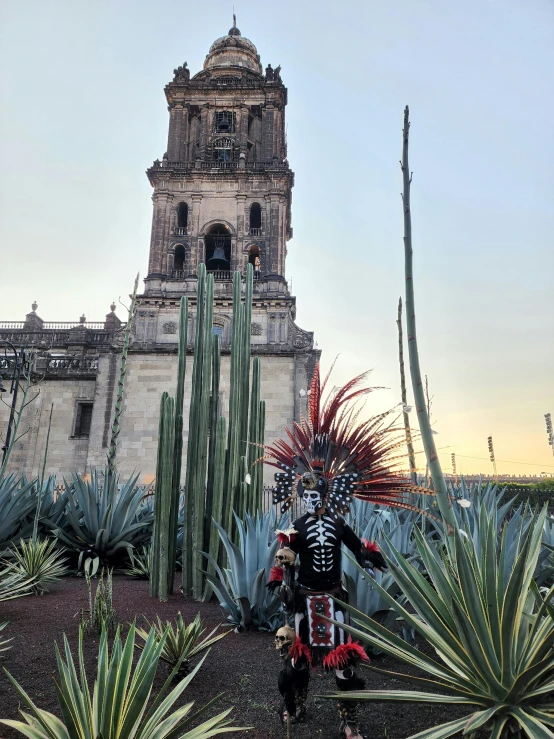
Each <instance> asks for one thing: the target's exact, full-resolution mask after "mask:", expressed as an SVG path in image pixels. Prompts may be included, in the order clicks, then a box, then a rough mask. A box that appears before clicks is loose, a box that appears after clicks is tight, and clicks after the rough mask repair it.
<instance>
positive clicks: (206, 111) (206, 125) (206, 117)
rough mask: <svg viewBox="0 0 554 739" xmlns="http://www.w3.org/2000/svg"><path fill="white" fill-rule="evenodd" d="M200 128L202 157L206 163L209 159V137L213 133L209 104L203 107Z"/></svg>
mask: <svg viewBox="0 0 554 739" xmlns="http://www.w3.org/2000/svg"><path fill="white" fill-rule="evenodd" d="M200 126H201V130H200V157H201V158H202V160H203V161H204V162H205V161H207V159H208V154H209V152H208V137H209V135H210V133H211V111H210V106H209V105H208V104H206V105H204V106H203V107H202V111H201V114H200Z"/></svg>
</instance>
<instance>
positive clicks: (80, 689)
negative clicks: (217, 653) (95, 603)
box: [0, 625, 246, 739]
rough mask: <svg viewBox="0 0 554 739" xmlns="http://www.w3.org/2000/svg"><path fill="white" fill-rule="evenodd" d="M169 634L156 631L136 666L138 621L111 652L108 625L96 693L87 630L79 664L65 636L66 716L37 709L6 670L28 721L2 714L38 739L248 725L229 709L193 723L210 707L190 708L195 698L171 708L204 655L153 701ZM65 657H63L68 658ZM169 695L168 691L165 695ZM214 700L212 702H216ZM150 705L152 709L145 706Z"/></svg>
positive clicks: (156, 736)
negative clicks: (90, 681)
mask: <svg viewBox="0 0 554 739" xmlns="http://www.w3.org/2000/svg"><path fill="white" fill-rule="evenodd" d="M164 642H165V638H163V639H161V640H159V639H158V638H157V635H156V632H155V631H154V630H152V631H151V632H150V634H149V635H148V639H147V641H146V643H145V645H144V647H143V650H142V653H141V655H140V658H139V660H138V662H137V664H136V666H135V667H134V668H133V652H134V647H135V626H134V625H132V626H131V628H130V630H129V634H128V636H127V639H126V641H125V643H122V641H121V636H120V630H119V628H118V630H117V633H116V635H115V638H114V644H113V647H112V652H111V654H110V652H109V647H108V634H107V632H106V631H105V630H104V631H103V632H102V634H101V637H100V646H99V650H98V669H97V676H96V680H95V681H94V685H93V689H92V695H91V692H90V689H89V686H88V685H87V681H86V678H85V676H86V669H85V662H84V657H83V631H82V629H81V630H80V633H79V651H78V661H79V664H78V667H76V666H75V662H74V660H73V655H72V653H71V648H70V646H69V642H68V640H67V637H66V636H65V635H64V656H62V654H61V653H60V651H59V649H58V646H57V645H56V659H57V663H58V671H59V676H60V677H59V685H58V686H57V693H58V700H59V703H60V709H61V713H62V720H61V721H60V719H58V718H57V717H56V716H54V715H53V714H52V713H49V712H48V711H44V710H42V709H41V708H39V707H38V706H37V705H36V704H35V703H33V701H32V700H31V698H30V697H29V696H28V695H27V693H26V692H25V690H24V689H23V688H22V687H21V685H19V683H18V682H17V681H16V680H15V679H14V678H13V677H12V676H11V675H10V674H9V672H7V670H6V673H7V675H8V677H9V679H10V680H11V682H12V684H13V685H14V686H15V688H16V690H17V691H18V693H19V695H20V697H21V700H22V702H23V704H24V705H25V707H26V711H25V712H24V711H22V712H21V713H22V716H23V718H24V721H12V720H7V719H3V720H0V721H1V723H3V724H5V725H6V726H11V727H12V728H14V729H16V730H17V731H19V732H21V733H22V734H24V735H25V736H27V737H33V738H34V739H68V737H79V739H99V737H102V739H177V737H178V738H179V739H208V737H212V736H218V735H220V734H224V733H228V732H231V731H240V730H244V728H246V727H234V726H229V723H230V722H229V721H228V719H227V716H228V715H229V713H230V711H231V709H230V708H229V709H227V710H226V711H223V712H222V713H220V714H218V715H217V716H214V717H213V718H211V719H208V720H206V721H203V722H202V723H201V724H198V725H196V726H195V727H194V728H191V726H192V725H193V722H195V721H196V720H197V719H198V718H199V717H200V716H201V715H202V713H203V712H204V711H205V710H206V708H207V707H208V706H210V705H211V703H209V704H208V706H205V707H204V708H201V709H200V710H199V711H196V712H195V713H193V712H192V706H193V704H192V703H189V704H188V705H185V706H182V707H180V708H177V709H175V710H173V712H172V713H170V711H171V710H172V709H173V707H174V705H175V703H176V702H177V700H178V699H179V697H180V696H181V694H182V693H183V691H184V690H185V689H186V688H187V686H188V685H189V683H190V681H191V680H192V679H193V678H194V676H195V675H196V673H197V672H198V670H199V669H200V668H201V666H202V662H203V660H202V661H201V662H200V664H199V665H197V667H196V668H195V669H194V670H193V671H192V672H191V673H190V675H188V676H187V677H185V678H183V679H182V680H181V681H180V682H179V683H178V684H177V685H176V686H175V687H174V688H173V690H172V691H171V692H170V693H168V690H169V686H170V683H171V681H172V680H173V677H174V675H175V674H176V672H177V669H178V668H177V667H176V668H175V669H174V670H173V671H172V673H171V674H170V676H169V677H168V679H167V680H166V681H165V684H164V686H163V687H162V689H161V691H160V692H159V693H158V695H157V696H156V697H155V699H154V700H153V701H152V702H151V703H150V696H151V694H152V686H153V682H154V678H155V675H156V671H157V668H158V664H159V660H160V655H161V653H162V651H163V648H164ZM64 657H65V659H64ZM166 694H167V695H166ZM212 702H213V701H212ZM147 706H148V708H147Z"/></svg>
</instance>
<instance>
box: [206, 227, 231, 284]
mask: <svg viewBox="0 0 554 739" xmlns="http://www.w3.org/2000/svg"><path fill="white" fill-rule="evenodd" d="M204 242H205V245H206V269H207V270H208V272H219V271H225V272H227V271H229V270H230V269H231V232H230V230H229V228H228V227H227V226H224V225H223V224H222V223H218V224H217V225H215V226H212V227H211V228H210V230H209V231H208V233H207V234H206V237H205V239H204Z"/></svg>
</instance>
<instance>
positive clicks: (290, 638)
mask: <svg viewBox="0 0 554 739" xmlns="http://www.w3.org/2000/svg"><path fill="white" fill-rule="evenodd" d="M295 639H296V632H295V631H294V629H292V628H291V627H290V626H281V628H280V629H279V630H278V631H277V633H276V634H275V649H283V647H290V645H291V644H292V643H293V642H294V640H295Z"/></svg>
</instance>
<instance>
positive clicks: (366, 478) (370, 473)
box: [264, 364, 433, 518]
mask: <svg viewBox="0 0 554 739" xmlns="http://www.w3.org/2000/svg"><path fill="white" fill-rule="evenodd" d="M331 371H332V367H331V370H330V371H329V373H328V374H327V377H326V378H325V380H324V381H323V383H321V379H320V372H319V364H318V365H316V368H315V371H314V375H313V378H312V383H311V387H310V392H309V396H308V400H309V403H308V415H309V417H308V418H307V419H306V418H302V419H301V421H300V423H297V422H296V421H295V422H294V424H293V427H292V428H291V429H286V433H287V436H288V441H286V440H284V439H279V440H278V441H276V442H275V444H273V445H271V446H266V447H265V450H266V454H265V455H264V459H265V461H266V462H267V463H268V464H270V465H272V466H274V467H277V468H279V470H280V471H279V472H277V473H276V474H275V483H276V484H275V487H274V488H273V503H274V504H275V505H278V504H281V511H282V513H285V512H286V511H287V510H288V509H289V508H290V507H291V505H292V502H293V500H294V497H295V495H296V494H297V483H298V481H299V480H300V479H301V477H302V476H303V475H305V474H306V473H311V474H312V475H316V476H321V477H323V478H325V480H326V482H327V494H326V502H325V505H326V508H327V510H328V511H329V513H330V514H331V516H332V517H333V518H337V517H338V516H344V515H345V514H346V513H348V510H349V508H350V505H351V503H352V499H353V498H359V499H360V500H364V501H366V502H368V503H377V504H380V505H386V506H392V507H394V508H409V509H411V510H416V511H419V509H418V508H417V507H416V506H415V505H413V503H411V502H410V500H412V496H413V495H415V494H426V495H432V494H433V493H431V492H430V491H429V490H427V489H426V488H421V487H417V486H415V485H413V484H412V483H411V482H410V481H409V480H407V479H406V478H405V477H404V476H403V475H402V474H401V473H400V472H399V471H398V465H399V464H400V462H401V460H402V459H403V457H404V455H403V454H402V453H401V452H400V448H401V447H402V445H403V443H404V439H403V436H402V434H403V431H404V429H403V428H401V427H398V426H396V425H395V419H394V418H393V411H387V412H386V413H380V414H379V415H377V416H373V417H371V418H368V419H367V420H365V421H360V419H359V414H360V406H359V400H360V399H361V398H362V397H364V396H365V395H368V394H369V393H370V392H372V391H373V390H375V389H377V388H372V387H367V386H361V385H362V382H363V380H365V378H366V377H367V375H368V373H367V372H364V373H362V374H361V375H358V376H357V377H354V378H353V379H352V380H350V382H347V383H346V385H344V386H343V387H341V388H338V389H333V391H331V392H329V393H328V395H327V397H326V398H325V400H322V397H323V393H324V391H325V387H326V385H327V381H328V379H329V375H330V374H331Z"/></svg>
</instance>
